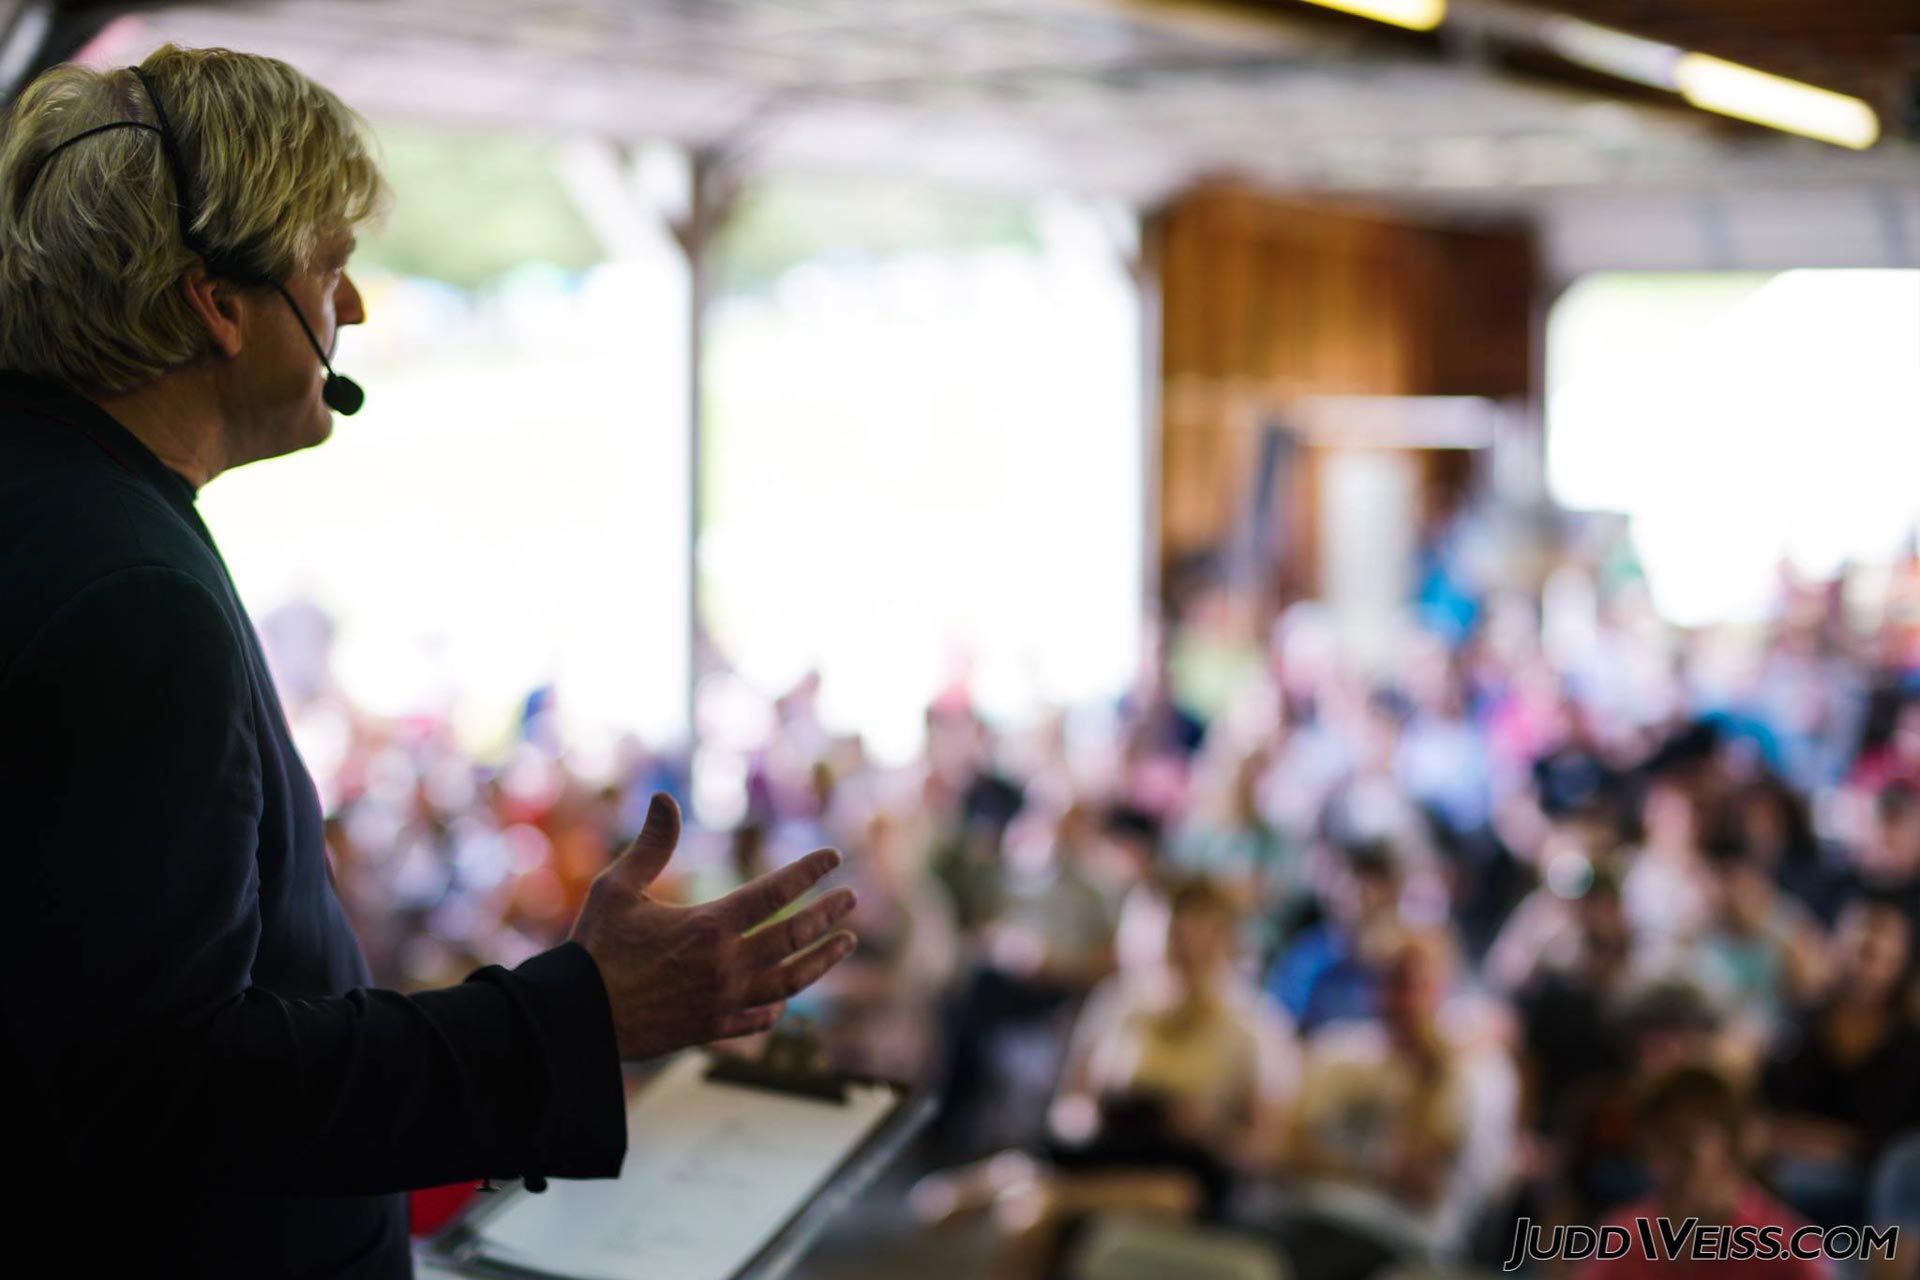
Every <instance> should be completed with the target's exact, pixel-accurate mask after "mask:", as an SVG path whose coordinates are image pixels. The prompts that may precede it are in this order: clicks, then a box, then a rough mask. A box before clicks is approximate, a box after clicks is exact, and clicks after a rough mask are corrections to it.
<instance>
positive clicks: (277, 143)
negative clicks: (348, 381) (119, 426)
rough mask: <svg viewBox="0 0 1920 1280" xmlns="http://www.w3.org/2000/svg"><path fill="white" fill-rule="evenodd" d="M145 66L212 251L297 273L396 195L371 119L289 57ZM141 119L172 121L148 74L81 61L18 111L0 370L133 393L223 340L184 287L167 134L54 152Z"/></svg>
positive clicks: (162, 53) (53, 73) (185, 52)
mask: <svg viewBox="0 0 1920 1280" xmlns="http://www.w3.org/2000/svg"><path fill="white" fill-rule="evenodd" d="M140 70H141V71H142V72H143V73H144V74H145V75H146V77H147V79H148V80H149V81H150V82H151V83H152V85H153V87H154V90H155V92H157V93H158V94H159V96H160V100H161V106H162V108H163V109H164V110H165V112H166V119H167V123H168V125H169V126H170V128H171V130H172V133H173V136H174V139H175V141H176V143H177V145H178V147H179V149H180V154H181V157H182V159H183V161H184V163H185V167H186V174H187V179H188V181H189V183H191V184H192V185H193V187H194V190H193V191H191V192H185V193H181V195H180V199H182V200H184V201H185V202H186V203H187V206H188V207H189V208H190V209H192V210H193V211H194V219H193V224H192V231H193V234H194V236H195V237H196V239H197V240H198V242H199V243H200V244H201V245H202V246H203V247H204V248H205V249H206V250H207V251H208V252H209V253H210V254H211V255H214V256H216V257H218V258H220V259H222V260H231V261H237V262H241V263H244V264H246V266H247V269H248V271H249V272H251V273H255V274H257V275H258V276H259V277H260V278H261V279H265V280H276V281H278V280H285V279H286V278H287V277H288V276H289V275H291V274H292V273H294V272H295V271H298V270H304V269H310V268H313V267H315V266H317V265H319V264H318V262H317V258H318V253H319V250H320V246H321V245H322V244H323V243H325V242H326V241H327V240H328V239H329V238H330V237H332V236H335V235H337V234H339V233H341V232H342V231H345V230H348V229H351V228H352V227H353V226H354V225H356V224H358V223H360V222H362V221H364V220H366V219H367V218H369V217H371V216H373V215H374V214H375V213H377V212H378V211H379V210H380V208H381V207H382V206H383V205H384V203H385V200H386V195H387V192H386V185H385V183H384V181H383V180H382V178H381V176H380V171H379V168H378V166H377V165H376V164H375V162H374V159H373V156H372V154H371V151H370V149H369V144H368V139H367V133H366V125H365V122H364V121H363V120H361V118H360V117H359V116H358V115H357V114H356V113H354V112H353V111H352V110H350V109H349V108H348V107H347V106H346V105H345V104H343V103H342V102H341V101H340V100H339V99H338V98H337V97H335V96H334V95H333V94H332V93H330V92H328V91H327V90H326V89H324V88H322V87H321V86H319V85H317V84H315V83H314V82H313V81H311V80H309V79H307V78H306V77H305V76H303V75H301V74H300V73H299V72H298V71H296V70H294V69H293V68H292V67H290V66H288V65H287V64H286V63H284V62H281V61H279V60H277V59H274V58H264V57H260V56H258V55H255V54H248V53H235V52H233V51H232V50H229V49H182V48H180V47H178V46H176V45H163V46H162V47H161V48H159V49H156V50H155V51H154V52H153V53H152V54H150V55H148V57H147V59H146V61H145V62H143V63H141V64H140ZM128 120H131V121H141V122H145V123H147V124H155V123H157V117H156V116H155V114H154V108H153V104H152V102H151V101H150V100H149V99H148V97H147V94H146V92H145V90H144V89H143V88H142V87H141V85H140V81H139V79H138V78H137V77H136V76H135V75H134V73H133V72H132V71H131V70H130V69H126V68H116V69H114V70H112V71H104V72H102V71H94V70H91V69H90V68H87V67H82V66H77V65H73V64H65V65H62V66H57V67H54V68H52V69H51V70H49V71H47V72H45V73H44V74H42V75H40V76H39V77H37V78H36V79H35V80H34V81H33V83H32V84H30V85H28V86H27V87H26V88H25V89H23V90H22V91H21V92H20V94H19V96H18V97H17V98H15V100H14V102H13V104H12V106H11V108H10V110H9V111H8V112H7V117H6V121H5V124H4V126H3V127H4V137H3V138H0V368H6V369H13V370H18V371H20V372H23V373H30V374H37V375H39V376H41V377H46V378H52V379H54V380H56V381H59V382H63V383H65V384H67V385H68V386H71V387H74V388H76V389H78V390H80V391H84V392H87V393H90V394H95V395H118V394H122V393H125V392H128V391H133V390H137V389H138V388H140V387H143V386H146V385H147V384H148V383H151V382H152V381H154V380H155V379H156V378H158V377H160V376H161V375H162V374H164V373H167V372H168V371H170V370H173V369H178V368H182V367H185V366H187V365H190V364H193V363H194V362H196V361H198V360H200V359H201V358H203V357H205V356H206V355H208V354H209V353H210V352H211V350H212V348H211V344H210V340H209V338H208V336H207V333H206V330H205V329H204V328H203V327H202V325H201V324H200V322H199V320H198V319H197V318H196V317H195V315H194V313H193V311H192V309H191V308H190V307H189V306H188V305H187V302H186V299H185V298H184V297H183V296H182V293H181V290H180V289H179V287H178V283H179V280H180V278H181V277H182V276H183V275H184V274H185V273H186V272H187V271H188V269H189V268H191V267H192V266H193V265H194V264H195V263H196V262H197V261H198V259H197V258H196V256H195V254H194V251H193V250H192V249H189V248H188V247H187V245H186V244H185V243H184V242H183V239H182V236H181V229H180V221H179V215H178V210H177V206H176V204H175V191H174V182H173V177H172V175H171V174H170V173H169V171H168V167H167V162H166V157H165V155H164V153H163V152H162V150H161V146H160V141H159V139H158V138H156V137H155V136H154V135H153V133H151V132H149V131H148V130H145V129H111V130H108V131H106V132H103V133H100V134H98V135H96V136H93V137H90V138H87V139H85V140H84V141H81V142H79V143H77V144H76V145H74V146H71V147H68V148H66V149H65V150H63V151H61V152H60V154H59V155H57V156H53V157H52V159H51V162H50V163H49V162H48V153H50V152H52V151H53V150H54V148H56V147H58V146H59V145H60V144H61V143H62V142H64V141H66V140H68V139H70V138H72V137H74V136H75V135H76V134H79V133H81V132H82V131H84V130H87V129H91V128H94V127H96V126H98V125H103V124H108V123H111V122H114V121H128ZM43 164H44V165H45V168H44V170H42V168H41V166H42V165H43ZM241 283H246V282H241Z"/></svg>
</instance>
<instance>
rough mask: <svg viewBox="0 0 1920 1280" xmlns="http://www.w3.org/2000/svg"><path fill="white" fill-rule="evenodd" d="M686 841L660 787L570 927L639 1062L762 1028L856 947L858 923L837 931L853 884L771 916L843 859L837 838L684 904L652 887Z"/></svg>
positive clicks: (626, 1047) (625, 1052) (619, 1035)
mask: <svg viewBox="0 0 1920 1280" xmlns="http://www.w3.org/2000/svg"><path fill="white" fill-rule="evenodd" d="M679 842H680V810H679V807H678V806H676V805H675V804H674V802H673V800H672V798H671V797H669V796H668V795H666V794H665V793H664V792H655V793H654V797H653V803H652V804H651V805H649V806H648V808H647V821H646V824H645V825H644V826H643V827H642V828H641V830H640V834H639V835H638V836H637V837H635V839H634V842H633V843H632V844H631V845H629V846H628V847H627V849H626V851H625V852H624V853H622V854H621V855H620V856H619V857H618V858H616V859H614V860H613V862H612V863H611V864H609V865H608V867H607V869H606V870H605V871H602V872H601V873H600V874H599V876H598V877H596V878H595V879H594V882H593V886H592V888H590V889H589V890H588V891H587V901H586V905H585V906H583V907H582V908H581V909H580V918H579V919H578V920H576V921H574V924H573V932H572V933H571V934H570V935H569V936H570V937H571V938H572V940H573V941H575V942H578V943H580V944H581V945H582V946H584V947H585V948H586V949H587V952H588V954H590V955H592V956H593V959H594V963H596V964H598V965H599V966H600V976H601V979H602V980H603V981H604V982H605V983H606V986H607V997H608V999H609V1001H610V1002H611V1004H612V1006H613V1030H614V1036H615V1039H616V1040H617V1042H618V1044H619V1046H620V1056H621V1057H622V1058H623V1059H627V1060H630V1061H631V1060H636V1059H641V1058H652V1057H657V1056H659V1055H660V1054H663V1053H668V1052H671V1051H672V1050H675V1049H684V1048H686V1047H687V1046H689V1045H696V1044H705V1043H706V1042H707V1041H709V1040H725V1039H727V1038H729V1037H731V1036H743V1035H747V1034H749V1033H751V1032H755V1031H764V1030H766V1029H767V1028H768V1027H771V1026H772V1025H773V1024H774V1022H775V1021H776V1020H777V1019H778V1018H779V1017H780V1014H781V1012H782V1011H783V1010H784V1009H785V1007H786V1001H787V998H788V997H789V996H792V995H795V994H797V993H799V992H801V991H803V990H805V989H806V988H807V987H809V986H812V985H813V983H815V982H816V981H818V980H819V978H820V977H821V975H823V974H825V973H826V971H827V970H829V969H831V968H832V967H833V966H834V965H836V964H838V963H839V962H840V961H842V960H844V959H846V957H847V955H848V954H849V953H850V952H852V950H853V935H852V934H851V933H848V932H846V931H845V930H841V931H839V932H837V933H833V934H832V935H831V936H828V931H829V930H830V929H832V928H833V926H834V924H835V923H836V922H837V921H839V920H841V919H842V918H844V917H845V916H846V914H847V913H848V912H849V911H851V910H853V905H854V896H853V891H852V890H851V889H837V890H835V891H834V892H832V893H829V894H827V895H826V896H824V897H822V898H821V899H820V900H819V901H817V902H813V903H810V904H808V905H807V906H806V907H805V908H804V909H803V910H800V911H796V912H795V913H794V914H793V915H791V916H788V917H787V918H786V919H784V920H780V921H777V922H774V923H772V924H768V923H767V921H768V919H769V917H771V916H772V915H774V913H776V912H778V911H779V910H780V909H781V908H782V907H785V906H787V905H788V904H789V903H791V902H793V901H794V900H795V899H797V898H799V897H800V895H801V894H803V893H805V892H806V891H807V890H808V889H810V888H812V887H813V885H814V883H815V882H817V881H818V880H819V879H820V878H821V877H822V876H824V875H826V874H827V873H828V872H829V871H832V870H833V869H834V868H835V867H837V866H839V865H840V855H839V854H838V853H836V852H834V851H833V850H832V849H818V850H815V851H814V852H813V853H810V854H808V855H807V856H806V857H804V858H801V859H800V860H798V861H797V862H792V863H789V864H788V865H786V866H784V867H781V868H780V869H779V870H777V871H771V872H768V873H767V874H766V875H764V876H761V877H760V878H759V879H757V880H752V881H749V882H748V883H746V884H744V885H742V886H740V888H738V889H735V890H734V891H733V892H732V893H730V894H728V895H727V896H726V897H724V898H719V899H716V900H715V901H713V902H708V903H703V904H701V905H699V906H692V907H687V906H677V905H675V904H673V903H668V902H662V901H660V900H659V899H657V898H654V897H651V896H649V895H648V893H647V887H648V886H649V885H651V884H652V883H653V882H654V880H655V879H656V878H657V877H658V876H659V875H660V872H661V869H662V868H664V867H665V866H666V865H667V859H668V858H671V857H672V856H673V850H674V846H675V845H677V844H678V843H679ZM756 926H764V927H756ZM823 938H824V939H825V940H824V941H822V939H823Z"/></svg>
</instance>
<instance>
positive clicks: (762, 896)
mask: <svg viewBox="0 0 1920 1280" xmlns="http://www.w3.org/2000/svg"><path fill="white" fill-rule="evenodd" d="M839 865H840V854H839V852H838V851H837V850H834V849H815V850H814V851H813V852H812V853H810V854H808V855H807V856H806V857H804V858H801V859H800V860H799V861H797V862H789V863H788V864H787V865H786V866H784V867H781V868H780V869H779V870H778V871H770V872H768V873H767V874H766V875H764V876H761V877H760V878H759V879H758V880H749V881H748V882H747V883H745V884H743V885H741V886H740V887H739V888H738V889H735V890H734V891H733V892H732V893H730V894H728V895H727V896H726V897H724V898H720V899H717V900H716V901H714V902H713V904H712V910H713V911H714V912H716V913H717V914H718V915H719V917H720V919H721V921H722V922H724V923H725V924H727V925H728V926H729V927H731V928H733V929H735V930H738V931H739V932H741V933H745V932H746V931H747V930H749V929H751V928H753V927H754V926H755V925H757V924H759V923H761V922H762V921H764V920H765V919H767V917H769V916H771V915H772V914H773V913H774V912H776V911H778V910H780V908H782V907H784V906H786V905H787V904H788V903H790V902H793V901H794V900H795V899H797V898H798V897H799V896H800V895H801V894H803V893H805V892H806V891H807V890H809V889H811V888H813V886H814V885H816V884H818V883H819V882H820V878H821V877H822V876H824V875H826V874H827V873H828V872H829V871H832V870H833V869H834V868H835V867H837V866H839Z"/></svg>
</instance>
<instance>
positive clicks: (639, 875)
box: [610, 791, 680, 893]
mask: <svg viewBox="0 0 1920 1280" xmlns="http://www.w3.org/2000/svg"><path fill="white" fill-rule="evenodd" d="M679 843H680V806H679V805H677V804H675V803H674V802H673V797H672V796H670V795H668V794H667V793H666V792H664V791H656V792H654V793H653V801H652V803H650V804H649V805H647V820H646V822H645V823H644V824H643V825H642V826H641V828H640V834H639V835H637V836H635V837H634V838H633V843H632V844H630V845H628V846H627V848H626V851H625V852H623V853H622V854H621V855H620V857H619V860H618V861H616V862H615V863H614V864H613V866H612V867H611V868H610V870H611V871H612V873H613V874H614V875H615V876H617V877H618V878H619V879H620V880H621V881H622V883H624V884H625V885H626V886H627V887H628V888H630V889H632V890H633V891H634V892H635V893H639V892H641V891H642V890H644V889H645V888H646V887H647V886H648V885H650V884H652V883H653V882H654V881H655V880H656V879H658V878H659V876H660V872H661V871H662V870H664V869H665V868H666V865H667V859H669V858H671V857H672V856H673V850H674V847H675V846H676V845H678V844H679Z"/></svg>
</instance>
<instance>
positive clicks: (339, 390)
mask: <svg viewBox="0 0 1920 1280" xmlns="http://www.w3.org/2000/svg"><path fill="white" fill-rule="evenodd" d="M273 287H274V288H275V289H276V290H278V291H279V293H280V296H281V297H282V298H285V299H286V300H287V309H288V310H289V311H291V312H293V318H294V319H295V320H298V321H299V322H300V332H302V333H304V334H306V335H307V341H308V342H309V343H311V344H312V345H313V354H315V355H316V356H319V357H320V367H321V368H323V369H325V370H326V371H327V381H326V385H325V386H323V387H321V388H320V398H321V399H322V400H324V401H325V402H326V405H327V408H329V409H331V410H333V411H334V412H335V413H337V414H340V415H342V416H343V417H348V418H351V417H352V416H353V415H354V414H356V413H358V412H360V406H361V405H363V404H365V403H366V402H367V393H366V392H364V391H362V390H361V389H360V384H359V383H357V382H355V381H354V380H353V379H352V378H349V377H347V376H346V375H345V374H343V373H335V372H334V371H333V362H332V361H331V360H329V359H327V353H326V351H325V349H323V348H322V347H321V345H320V339H318V338H316V337H314V336H313V328H312V326H310V325H309V324H308V323H307V318H306V316H304V315H302V314H301V313H300V304H299V303H297V302H295V301H294V300H293V295H292V294H290V293H288V292H287V290H286V287H285V286H284V285H281V284H279V283H278V282H275V284H274V286H273Z"/></svg>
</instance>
